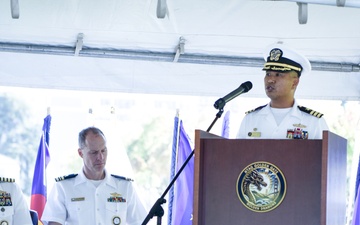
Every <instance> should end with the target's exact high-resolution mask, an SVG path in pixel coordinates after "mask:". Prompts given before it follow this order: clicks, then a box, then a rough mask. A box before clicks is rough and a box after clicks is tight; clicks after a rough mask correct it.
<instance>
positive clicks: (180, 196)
mask: <svg viewBox="0 0 360 225" xmlns="http://www.w3.org/2000/svg"><path fill="white" fill-rule="evenodd" d="M178 120H179V119H178V118H175V124H178V123H179V121H178ZM179 126H180V127H179V129H177V130H176V131H178V132H175V128H174V134H178V136H174V140H175V139H177V138H175V137H178V139H177V142H176V143H177V145H176V146H177V154H176V165H175V171H176V172H177V171H178V170H179V169H180V168H181V166H182V165H183V164H184V162H185V161H186V159H187V158H188V156H189V155H190V154H191V152H192V148H191V145H190V141H189V137H188V135H187V134H186V132H185V129H184V127H183V124H182V121H180V125H179ZM175 127H177V126H175ZM173 146H174V145H173ZM173 191H174V192H173V196H171V195H169V198H172V199H170V201H171V202H172V206H171V207H170V205H169V210H170V208H171V211H169V214H170V215H169V224H171V225H191V224H192V212H193V193H194V158H193V157H192V158H191V159H190V161H189V162H188V164H187V165H186V166H185V168H184V170H183V171H182V173H181V174H180V175H179V177H178V179H177V180H176V181H175V184H174V190H173Z"/></svg>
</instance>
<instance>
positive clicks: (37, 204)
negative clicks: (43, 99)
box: [30, 115, 51, 220]
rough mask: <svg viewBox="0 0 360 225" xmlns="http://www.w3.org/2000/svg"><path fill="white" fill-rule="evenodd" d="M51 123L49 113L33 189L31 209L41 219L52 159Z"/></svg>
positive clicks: (36, 166)
mask: <svg viewBox="0 0 360 225" xmlns="http://www.w3.org/2000/svg"><path fill="white" fill-rule="evenodd" d="M50 125H51V116H50V115H47V116H46V117H45V119H44V125H43V128H42V135H41V138H40V144H39V149H38V154H37V157H36V163H35V169H34V177H33V183H32V190H31V203H30V209H32V210H35V211H36V212H37V213H38V217H39V220H40V219H41V216H42V213H43V211H44V207H45V203H46V198H47V188H46V167H47V165H48V163H49V161H50V154H49V149H48V148H49V133H50Z"/></svg>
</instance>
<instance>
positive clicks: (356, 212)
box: [351, 188, 360, 225]
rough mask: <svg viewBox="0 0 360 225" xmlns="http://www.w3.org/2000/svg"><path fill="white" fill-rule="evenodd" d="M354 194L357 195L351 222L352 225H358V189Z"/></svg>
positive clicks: (359, 191)
mask: <svg viewBox="0 0 360 225" xmlns="http://www.w3.org/2000/svg"><path fill="white" fill-rule="evenodd" d="M356 193H357V195H356V199H355V203H354V212H353V219H352V222H351V224H352V225H359V224H360V188H358V189H357V191H356Z"/></svg>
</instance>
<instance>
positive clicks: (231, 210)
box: [193, 130, 347, 225]
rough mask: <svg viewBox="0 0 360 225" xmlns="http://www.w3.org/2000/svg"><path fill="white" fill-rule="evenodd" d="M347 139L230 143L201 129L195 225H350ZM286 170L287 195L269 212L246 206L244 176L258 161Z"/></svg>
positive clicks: (328, 136)
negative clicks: (240, 189) (242, 195)
mask: <svg viewBox="0 0 360 225" xmlns="http://www.w3.org/2000/svg"><path fill="white" fill-rule="evenodd" d="M346 149H347V140H346V139H344V138H342V137H340V136H338V135H336V134H333V133H331V132H328V131H324V133H323V140H289V139H285V140H273V139H257V140H254V139H224V138H222V137H219V136H216V135H213V134H210V133H207V132H204V131H200V130H196V132H195V154H194V157H195V165H194V166H195V167H194V211H193V225H250V224H251V225H261V224H264V225H265V224H266V225H279V224H286V225H344V224H345V214H346V154H347V152H346ZM261 161H262V162H268V163H271V164H273V165H276V166H277V168H279V169H280V170H281V171H282V174H283V176H284V178H285V180H286V185H285V186H286V193H285V195H284V197H283V200H282V201H281V203H280V204H279V205H278V206H277V207H276V208H275V209H273V210H271V211H267V212H258V211H253V210H250V209H248V208H247V207H245V205H244V204H243V203H242V202H241V201H240V198H239V195H238V192H237V190H238V189H237V182H238V180H239V176H240V174H241V172H242V171H243V170H244V169H245V168H246V167H247V166H248V165H250V164H252V163H254V162H261Z"/></svg>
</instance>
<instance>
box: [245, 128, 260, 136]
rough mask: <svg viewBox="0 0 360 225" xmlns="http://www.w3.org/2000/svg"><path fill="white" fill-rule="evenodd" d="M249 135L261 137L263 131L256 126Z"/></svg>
mask: <svg viewBox="0 0 360 225" xmlns="http://www.w3.org/2000/svg"><path fill="white" fill-rule="evenodd" d="M248 136H249V137H261V132H259V131H257V128H254V129H253V131H252V132H251V131H250V132H249V133H248Z"/></svg>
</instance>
